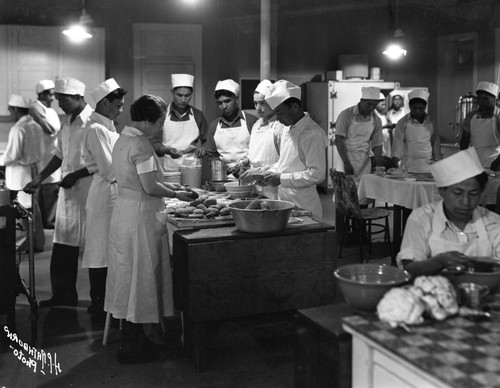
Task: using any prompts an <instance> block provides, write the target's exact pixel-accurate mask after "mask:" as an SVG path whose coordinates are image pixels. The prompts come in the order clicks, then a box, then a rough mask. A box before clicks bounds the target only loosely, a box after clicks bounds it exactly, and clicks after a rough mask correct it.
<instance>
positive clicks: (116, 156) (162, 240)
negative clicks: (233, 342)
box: [104, 95, 192, 363]
mask: <svg viewBox="0 0 500 388" xmlns="http://www.w3.org/2000/svg"><path fill="white" fill-rule="evenodd" d="M166 109H167V105H166V104H165V102H164V101H163V100H162V99H161V98H159V97H156V96H152V95H145V96H142V97H140V98H139V99H138V100H136V101H135V102H134V103H133V104H132V106H131V108H130V115H131V118H132V126H130V127H129V126H126V127H125V128H124V129H123V131H122V133H121V135H120V137H119V138H118V140H117V141H116V143H115V146H114V148H113V153H112V164H113V171H114V174H115V177H116V181H117V184H118V196H117V199H116V202H115V206H114V209H113V215H112V217H111V227H110V231H109V260H108V276H107V280H106V298H105V305H104V310H105V311H107V312H109V313H111V314H113V317H114V318H117V319H125V320H126V321H125V325H124V327H123V344H122V347H121V348H120V349H119V350H118V352H117V356H118V361H119V362H121V363H138V362H146V361H150V360H153V359H156V358H158V353H157V351H156V349H155V347H154V345H153V344H152V343H151V342H150V341H149V340H147V338H146V337H145V336H144V333H143V328H142V325H141V324H144V323H159V322H160V320H161V319H162V317H165V316H172V315H174V305H173V296H172V277H171V266H170V254H169V251H168V241H167V233H166V232H167V229H166V226H165V225H164V223H162V222H161V221H159V219H157V212H159V211H161V210H164V207H165V206H164V204H163V201H162V198H163V197H176V198H178V199H180V200H182V201H190V200H192V198H191V193H189V192H187V191H173V190H171V189H170V188H168V187H167V186H165V185H163V183H162V182H163V169H162V167H161V163H160V160H159V158H158V157H157V156H156V154H155V151H154V149H153V147H152V145H151V143H150V142H149V141H148V139H147V137H148V136H151V135H153V134H154V133H155V131H158V130H161V128H162V126H163V122H164V121H165V116H166Z"/></svg>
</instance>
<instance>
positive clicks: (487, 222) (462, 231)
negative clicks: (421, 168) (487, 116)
mask: <svg viewBox="0 0 500 388" xmlns="http://www.w3.org/2000/svg"><path fill="white" fill-rule="evenodd" d="M430 170H431V173H432V175H433V176H434V179H435V180H436V185H437V187H438V189H439V194H440V195H441V197H442V200H441V201H438V202H434V203H430V204H427V205H424V206H422V207H420V208H418V209H415V210H414V211H413V212H412V213H411V215H410V217H409V218H408V222H407V224H406V229H405V234H404V237H403V242H402V244H401V251H400V252H399V254H398V256H397V260H398V263H400V264H402V265H403V266H404V268H405V269H406V270H407V271H409V272H410V273H411V274H412V275H413V276H415V277H416V276H419V275H434V274H436V273H438V272H440V271H441V270H442V269H444V268H453V269H455V268H457V267H460V268H464V269H465V268H467V264H468V263H469V262H471V261H474V260H476V259H477V258H479V257H481V258H485V257H489V258H492V259H493V260H495V261H497V262H500V216H499V215H498V214H495V213H493V212H491V211H489V210H487V209H485V208H483V207H481V206H478V205H479V201H480V199H481V194H482V193H483V191H484V189H485V187H486V183H487V182H488V175H487V174H486V173H485V172H484V169H483V167H482V166H481V163H480V161H479V158H478V156H477V153H476V150H475V149H474V147H471V148H468V149H467V150H465V151H461V152H458V153H456V154H454V155H452V156H450V157H448V158H446V159H443V160H440V161H438V162H436V163H434V164H432V165H431V167H430Z"/></svg>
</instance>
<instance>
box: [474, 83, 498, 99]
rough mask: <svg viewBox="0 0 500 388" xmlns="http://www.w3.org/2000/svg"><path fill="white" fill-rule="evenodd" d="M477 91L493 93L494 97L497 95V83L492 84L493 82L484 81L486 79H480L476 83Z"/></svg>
mask: <svg viewBox="0 0 500 388" xmlns="http://www.w3.org/2000/svg"><path fill="white" fill-rule="evenodd" d="M477 92H486V93H489V94H493V95H494V96H495V98H496V97H498V85H497V84H494V83H493V82H486V81H481V82H479V83H478V84H477V89H476V93H477Z"/></svg>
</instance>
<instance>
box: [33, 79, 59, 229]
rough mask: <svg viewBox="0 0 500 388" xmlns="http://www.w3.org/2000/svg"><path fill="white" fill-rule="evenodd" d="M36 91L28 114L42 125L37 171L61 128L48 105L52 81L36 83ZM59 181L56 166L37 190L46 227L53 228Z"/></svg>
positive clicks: (46, 80)
mask: <svg viewBox="0 0 500 388" xmlns="http://www.w3.org/2000/svg"><path fill="white" fill-rule="evenodd" d="M36 93H37V95H38V99H37V100H36V101H35V102H33V103H32V104H31V105H30V116H31V117H33V120H35V122H36V123H37V124H38V125H40V127H42V133H43V136H42V141H41V142H40V148H41V159H40V163H39V164H38V171H41V170H42V169H43V168H44V167H45V166H46V165H47V163H49V160H50V159H51V158H52V151H54V150H55V149H56V147H57V134H58V133H59V130H60V129H61V121H60V120H59V116H58V115H57V112H56V111H55V110H54V109H52V108H51V107H50V106H51V105H52V101H54V81H52V80H50V79H44V80H41V81H40V82H38V83H37V85H36ZM60 182H61V169H60V168H58V169H57V170H56V171H54V172H53V173H52V174H51V175H50V176H48V177H47V179H45V180H44V181H43V182H42V184H41V185H40V189H39V190H38V196H37V199H38V203H39V205H40V210H41V213H42V223H43V227H44V228H46V229H54V224H55V221H56V208H57V194H58V192H59V183H60Z"/></svg>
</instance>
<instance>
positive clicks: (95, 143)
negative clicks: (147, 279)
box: [82, 78, 127, 325]
mask: <svg viewBox="0 0 500 388" xmlns="http://www.w3.org/2000/svg"><path fill="white" fill-rule="evenodd" d="M126 93H127V92H126V91H125V90H124V89H122V88H121V87H120V86H119V85H118V84H117V83H116V81H115V80H114V79H113V78H110V79H108V80H106V81H104V82H102V83H101V84H99V85H98V86H97V88H95V89H94V90H93V91H92V93H91V96H92V98H93V99H94V101H95V103H96V108H95V111H94V112H92V114H91V115H90V120H89V128H88V130H87V132H86V134H85V137H84V157H85V166H86V167H87V170H89V172H90V173H93V176H92V183H91V185H90V189H89V195H88V197H87V205H86V208H85V209H86V211H87V226H86V228H85V250H84V252H83V258H82V267H83V268H88V269H89V280H90V299H91V301H92V305H91V306H90V307H89V308H88V309H87V311H88V312H89V314H90V319H91V321H92V323H95V324H98V325H102V324H104V322H105V319H106V313H105V312H104V294H105V291H106V274H107V266H108V242H109V223H110V220H111V213H112V211H113V206H114V204H115V199H116V190H117V189H116V179H115V176H114V174H113V170H112V169H111V152H112V151H113V146H114V145H115V142H116V140H117V139H118V136H119V135H118V133H117V132H116V128H115V125H114V122H113V121H114V120H116V119H117V118H118V116H119V115H120V113H121V112H122V111H123V104H124V102H125V97H124V96H125V94H126Z"/></svg>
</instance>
